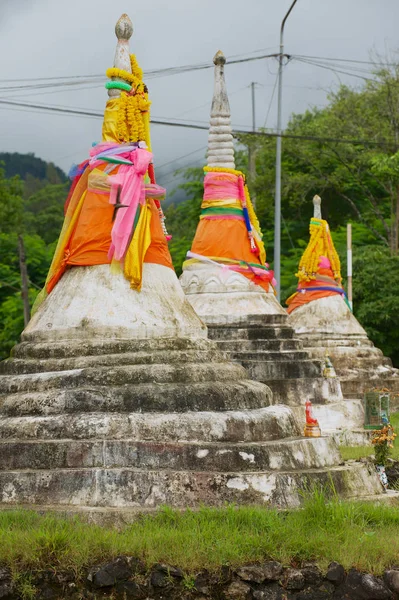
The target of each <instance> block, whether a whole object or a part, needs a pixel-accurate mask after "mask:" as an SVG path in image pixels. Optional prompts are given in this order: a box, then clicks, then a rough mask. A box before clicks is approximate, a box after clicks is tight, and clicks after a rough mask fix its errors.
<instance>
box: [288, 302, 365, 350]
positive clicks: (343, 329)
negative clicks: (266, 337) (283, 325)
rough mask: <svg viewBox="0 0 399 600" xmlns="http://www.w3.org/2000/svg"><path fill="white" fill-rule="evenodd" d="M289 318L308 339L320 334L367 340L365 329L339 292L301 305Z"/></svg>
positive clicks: (299, 332) (296, 329) (297, 331)
mask: <svg viewBox="0 0 399 600" xmlns="http://www.w3.org/2000/svg"><path fill="white" fill-rule="evenodd" d="M289 318H290V324H291V326H292V327H294V329H295V331H296V333H298V334H300V335H303V336H306V338H307V339H309V338H311V337H320V336H326V337H331V336H338V337H341V336H343V337H346V336H351V337H357V338H359V339H361V338H364V339H366V340H367V334H366V332H365V330H364V329H363V327H362V326H361V325H360V323H359V321H358V320H357V319H356V317H355V316H354V315H353V314H352V313H351V312H350V310H349V308H348V306H347V304H346V303H345V301H344V300H343V299H342V296H341V295H339V294H335V295H334V296H328V297H327V298H320V299H319V300H313V301H312V302H308V304H304V305H303V306H299V307H298V308H296V309H295V310H294V311H293V312H292V313H291V314H290V316H289Z"/></svg>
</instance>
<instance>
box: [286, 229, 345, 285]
mask: <svg viewBox="0 0 399 600" xmlns="http://www.w3.org/2000/svg"><path fill="white" fill-rule="evenodd" d="M309 233H310V240H309V243H308V246H307V248H306V250H305V252H304V253H303V255H302V258H301V260H300V262H299V269H298V273H296V274H295V276H296V277H298V279H299V281H311V280H312V279H316V275H317V271H318V269H319V262H320V257H321V256H326V257H327V258H328V259H329V261H330V263H331V270H332V272H333V274H334V279H335V280H337V281H338V282H339V283H340V282H341V279H342V277H341V263H340V260H339V256H338V253H337V251H336V249H335V246H334V242H333V241H332V238H331V233H330V228H329V226H328V223H327V221H325V220H324V219H316V218H313V219H311V221H310V226H309Z"/></svg>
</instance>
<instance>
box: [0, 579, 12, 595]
mask: <svg viewBox="0 0 399 600" xmlns="http://www.w3.org/2000/svg"><path fill="white" fill-rule="evenodd" d="M14 590H15V585H14V583H13V582H12V581H5V580H3V581H0V598H1V600H8V599H9V598H12V597H13V594H14Z"/></svg>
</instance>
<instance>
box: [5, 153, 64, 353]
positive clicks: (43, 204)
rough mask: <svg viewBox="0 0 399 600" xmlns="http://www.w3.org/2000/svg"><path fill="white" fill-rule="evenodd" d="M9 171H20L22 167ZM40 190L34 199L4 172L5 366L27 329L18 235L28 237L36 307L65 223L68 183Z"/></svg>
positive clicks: (23, 185) (43, 186)
mask: <svg viewBox="0 0 399 600" xmlns="http://www.w3.org/2000/svg"><path fill="white" fill-rule="evenodd" d="M12 156H14V155H12ZM18 156H19V155H18ZM38 160H39V159H35V161H38ZM39 162H40V163H43V164H44V165H47V163H44V162H43V161H39ZM17 163H18V161H17ZM28 163H29V161H28ZM10 164H11V163H10ZM19 166H20V165H19ZM39 166H40V165H39ZM41 166H43V165H41ZM47 167H48V168H47ZM47 167H46V169H47V170H46V173H47V175H48V174H49V173H50V174H51V173H52V171H53V168H54V169H55V167H54V165H53V166H52V167H53V168H50V166H49V165H47ZM9 168H10V169H11V170H13V169H14V170H15V169H16V168H18V164H17V165H16V166H15V167H12V168H11V166H10V165H9ZM34 172H35V173H36V171H34ZM39 172H40V170H39ZM53 178H54V179H55V180H58V181H59V180H60V179H61V176H59V175H57V173H56V175H54V177H53ZM39 188H41V189H39V191H36V193H35V194H33V195H31V196H29V195H27V194H26V182H25V183H24V182H23V181H22V180H21V179H20V178H19V177H18V176H13V177H11V178H10V179H7V178H6V177H5V175H4V170H1V169H0V360H1V359H3V358H6V357H7V356H8V354H9V351H10V349H11V348H12V346H14V344H15V343H16V342H17V341H18V337H19V334H20V333H21V331H22V329H23V325H24V322H23V304H22V298H21V275H20V266H19V256H18V235H21V236H23V241H24V246H25V253H26V262H27V269H28V276H29V281H30V288H29V299H30V303H31V305H32V303H33V301H34V299H35V297H36V295H37V293H38V291H39V289H40V288H41V287H42V286H43V284H44V282H45V278H46V275H47V271H48V267H49V264H50V261H51V258H52V254H53V251H54V247H55V243H56V240H57V238H58V235H59V231H60V229H61V225H62V222H63V218H64V215H63V203H64V201H65V198H66V195H67V185H66V183H55V184H49V183H47V182H46V181H45V180H44V181H42V180H40V186H39Z"/></svg>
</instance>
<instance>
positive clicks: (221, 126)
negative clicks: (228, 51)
mask: <svg viewBox="0 0 399 600" xmlns="http://www.w3.org/2000/svg"><path fill="white" fill-rule="evenodd" d="M213 62H214V64H215V79H214V91H213V100H212V108H211V121H210V127H209V136H208V167H224V168H226V169H235V163H234V143H233V136H232V133H231V119H230V105H229V99H228V96H227V90H226V82H225V79H224V65H225V63H226V57H225V56H224V54H223V52H222V51H221V50H219V51H218V52H216V54H215V56H214V58H213Z"/></svg>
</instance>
